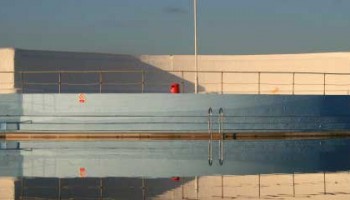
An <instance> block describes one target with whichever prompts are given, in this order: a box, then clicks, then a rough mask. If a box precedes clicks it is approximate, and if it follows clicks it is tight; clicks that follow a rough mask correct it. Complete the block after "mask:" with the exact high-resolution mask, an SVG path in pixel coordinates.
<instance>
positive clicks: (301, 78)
mask: <svg viewBox="0 0 350 200" xmlns="http://www.w3.org/2000/svg"><path fill="white" fill-rule="evenodd" d="M195 73H196V71H161V70H158V71H155V70H149V71H146V70H90V71H17V72H0V92H1V91H5V92H6V90H13V89H15V90H17V91H18V92H22V93H35V92H51V93H70V92H78V91H82V92H84V91H87V92H93V93H105V92H134V93H146V92H168V90H169V89H168V88H169V86H170V84H171V83H173V82H176V83H179V85H180V89H181V92H184V93H193V92H194V74H195ZM198 76H199V79H198V80H199V89H198V91H199V92H200V93H219V94H238V93H239V94H324V95H326V94H343V95H348V94H350V73H319V72H263V71H199V72H198ZM5 80H6V81H5Z"/></svg>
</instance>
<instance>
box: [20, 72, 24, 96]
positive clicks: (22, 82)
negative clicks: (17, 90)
mask: <svg viewBox="0 0 350 200" xmlns="http://www.w3.org/2000/svg"><path fill="white" fill-rule="evenodd" d="M20 74H21V88H22V93H24V77H23V72H20Z"/></svg>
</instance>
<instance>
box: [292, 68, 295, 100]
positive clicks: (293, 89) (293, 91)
mask: <svg viewBox="0 0 350 200" xmlns="http://www.w3.org/2000/svg"><path fill="white" fill-rule="evenodd" d="M294 87H295V72H293V85H292V94H293V95H294V94H295V88H294Z"/></svg>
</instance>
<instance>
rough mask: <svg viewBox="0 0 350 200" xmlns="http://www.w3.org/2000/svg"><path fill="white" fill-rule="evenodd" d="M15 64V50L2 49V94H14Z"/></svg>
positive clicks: (0, 90) (0, 50)
mask: <svg viewBox="0 0 350 200" xmlns="http://www.w3.org/2000/svg"><path fill="white" fill-rule="evenodd" d="M14 62H15V50H14V49H11V48H6V49H5V48H3V49H0V93H9V92H10V93H12V92H14V75H13V74H12V73H7V72H13V71H14V65H15V64H14Z"/></svg>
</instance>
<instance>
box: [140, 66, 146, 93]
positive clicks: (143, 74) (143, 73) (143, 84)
mask: <svg viewBox="0 0 350 200" xmlns="http://www.w3.org/2000/svg"><path fill="white" fill-rule="evenodd" d="M141 79H142V80H141V92H142V93H144V92H145V70H142V77H141Z"/></svg>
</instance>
